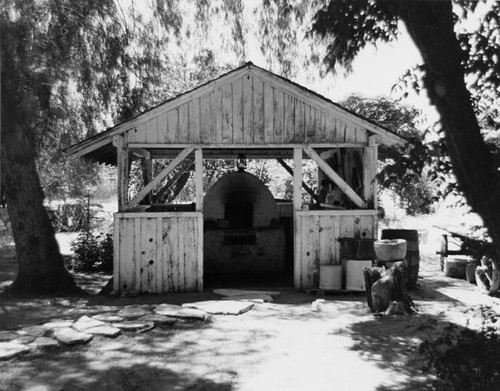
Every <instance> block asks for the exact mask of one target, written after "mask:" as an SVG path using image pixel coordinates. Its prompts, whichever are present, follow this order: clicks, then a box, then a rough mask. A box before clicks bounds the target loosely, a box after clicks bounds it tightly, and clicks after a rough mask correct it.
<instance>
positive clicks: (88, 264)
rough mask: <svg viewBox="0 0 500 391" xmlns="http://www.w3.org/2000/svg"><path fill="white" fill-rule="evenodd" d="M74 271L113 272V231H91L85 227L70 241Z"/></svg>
mask: <svg viewBox="0 0 500 391" xmlns="http://www.w3.org/2000/svg"><path fill="white" fill-rule="evenodd" d="M71 248H72V250H73V252H74V254H75V255H74V257H73V259H72V267H73V270H74V271H75V272H84V273H96V272H103V273H106V274H111V273H112V272H113V233H112V232H91V231H90V230H89V229H86V230H84V231H82V232H80V234H79V235H78V237H77V238H76V239H75V240H74V241H73V242H72V243H71Z"/></svg>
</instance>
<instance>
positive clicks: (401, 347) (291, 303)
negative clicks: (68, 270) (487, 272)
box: [0, 241, 500, 391]
mask: <svg viewBox="0 0 500 391" xmlns="http://www.w3.org/2000/svg"><path fill="white" fill-rule="evenodd" d="M435 250H436V246H435V243H432V242H427V241H425V242H423V243H422V245H421V255H422V257H421V265H420V269H421V270H420V278H419V288H418V289H416V290H413V291H411V292H410V294H411V296H412V297H413V298H414V300H415V303H416V305H417V308H418V310H419V312H418V313H417V314H416V315H413V316H394V317H374V316H373V315H372V314H370V312H369V310H368V307H367V305H366V300H365V296H364V294H355V293H351V294H345V293H343V294H336V295H326V296H323V297H317V296H314V295H307V294H305V293H301V292H296V291H294V290H293V289H290V288H283V289H279V291H280V292H281V295H280V297H279V298H277V299H276V300H275V302H274V303H264V304H257V305H255V306H254V308H253V309H252V310H250V311H249V312H246V313H244V314H242V315H239V316H222V315H216V316H213V317H212V318H211V319H210V320H207V321H203V322H200V321H197V322H178V323H177V324H175V325H173V326H166V327H157V328H155V329H153V330H152V331H149V332H147V333H124V334H122V335H120V336H119V337H117V338H115V339H108V338H104V337H95V338H94V340H93V341H92V342H91V343H90V344H88V345H85V346H77V347H68V348H66V347H64V348H59V349H56V350H51V351H44V352H36V351H35V352H31V353H29V354H26V355H24V356H20V357H18V358H15V359H12V360H10V361H4V362H2V363H1V368H2V369H1V371H0V390H9V391H10V390H13V391H14V390H29V391H35V390H36V391H49V390H153V391H154V390H208V391H210V390H252V391H253V390H287V391H290V390H315V391H320V390H360V391H362V390H410V389H411V390H420V389H421V390H427V389H432V387H431V380H432V375H426V374H424V373H423V372H422V371H421V368H422V365H423V364H424V363H423V360H422V357H421V356H420V355H419V354H418V351H417V347H418V344H419V343H420V342H421V341H422V340H423V339H431V338H435V337H436V336H437V335H438V334H439V331H440V330H442V329H443V328H444V327H446V325H448V324H449V323H450V322H451V323H454V324H457V325H459V326H460V327H465V326H466V325H467V324H469V327H479V317H478V313H479V311H478V308H479V306H480V305H481V304H482V305H490V306H492V307H494V308H495V309H496V308H497V307H499V305H500V300H499V299H496V298H490V297H488V296H485V295H483V294H481V293H480V292H479V291H478V290H477V288H476V287H475V286H474V285H471V284H469V283H467V282H466V281H463V280H455V279H450V278H447V277H445V276H444V275H443V274H442V272H441V271H440V270H439V265H438V260H437V257H436V256H435V255H434V254H433V253H434V252H435ZM0 256H1V262H0V279H1V280H0V287H2V286H5V285H6V284H8V282H7V281H9V280H11V279H12V278H14V275H15V267H16V264H15V258H14V256H13V251H12V248H11V247H9V245H8V244H5V243H4V244H3V246H2V253H1V254H0ZM77 279H78V281H79V283H80V284H81V285H82V286H84V287H86V288H87V289H88V290H90V291H93V292H95V291H96V290H98V289H99V287H100V286H102V285H103V284H105V282H106V278H105V277H103V276H84V275H78V276H77ZM273 290H276V289H275V288H273ZM215 297H216V296H215V295H214V294H213V293H212V292H205V293H202V294H169V295H143V296H140V297H136V298H111V297H106V296H98V295H90V296H88V297H69V298H68V297H60V298H57V297H52V298H39V299H30V300H26V299H23V300H21V299H6V298H3V299H0V300H1V301H0V330H13V329H18V328H20V327H22V326H27V325H37V324H41V323H44V322H47V321H48V320H50V319H61V318H62V319H77V318H78V317H80V316H81V315H83V314H87V315H91V314H93V313H97V312H102V311H105V310H106V309H107V308H116V307H122V306H124V305H127V304H134V303H142V304H152V303H174V304H180V303H185V302H192V301H200V300H205V299H214V298H215ZM318 298H322V299H325V301H324V302H323V303H322V304H321V305H320V307H319V308H318V310H317V311H314V310H313V306H312V305H311V304H312V302H314V301H315V300H316V299H318ZM498 313H500V311H498Z"/></svg>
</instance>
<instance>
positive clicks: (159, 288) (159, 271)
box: [155, 217, 164, 293]
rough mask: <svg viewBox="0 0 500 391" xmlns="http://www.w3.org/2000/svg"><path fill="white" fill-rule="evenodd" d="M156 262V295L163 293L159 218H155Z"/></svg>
mask: <svg viewBox="0 0 500 391" xmlns="http://www.w3.org/2000/svg"><path fill="white" fill-rule="evenodd" d="M155 232H156V238H155V244H156V250H155V253H156V261H155V265H156V267H155V273H156V290H155V292H156V293H163V263H164V259H163V236H162V235H163V219H162V218H161V217H156V231H155Z"/></svg>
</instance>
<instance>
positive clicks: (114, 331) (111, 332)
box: [85, 325, 122, 338]
mask: <svg viewBox="0 0 500 391" xmlns="http://www.w3.org/2000/svg"><path fill="white" fill-rule="evenodd" d="M85 332H86V333H89V334H92V335H102V336H104V337H108V338H116V337H118V336H119V335H120V334H121V333H122V331H121V330H120V329H119V328H116V327H112V326H108V325H104V326H97V327H92V328H90V329H86V330H85Z"/></svg>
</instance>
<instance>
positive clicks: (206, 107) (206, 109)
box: [200, 94, 212, 143]
mask: <svg viewBox="0 0 500 391" xmlns="http://www.w3.org/2000/svg"><path fill="white" fill-rule="evenodd" d="M200 105H201V107H200V111H201V119H200V141H201V142H202V143H208V142H209V141H210V138H211V135H212V128H211V127H212V102H211V99H210V94H206V95H203V96H202V97H201V99H200Z"/></svg>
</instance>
